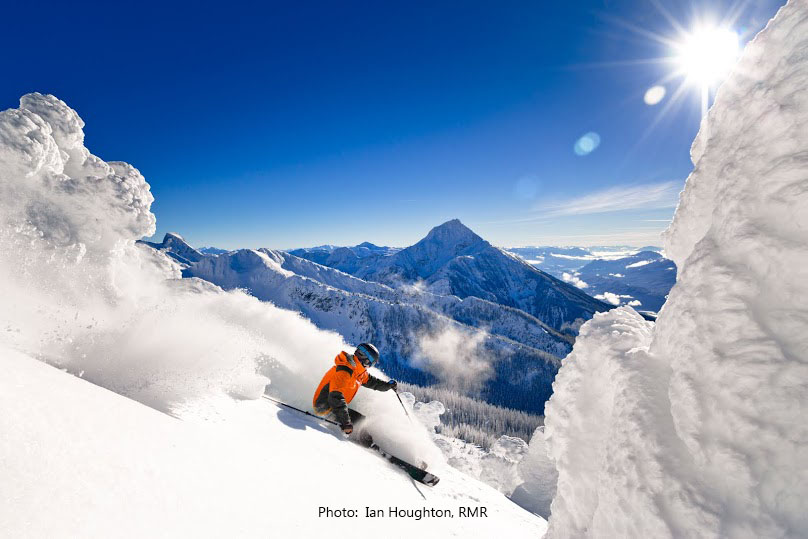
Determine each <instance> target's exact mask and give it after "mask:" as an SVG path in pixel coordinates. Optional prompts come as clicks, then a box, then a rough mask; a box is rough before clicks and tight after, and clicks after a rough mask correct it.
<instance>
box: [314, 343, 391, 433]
mask: <svg viewBox="0 0 808 539" xmlns="http://www.w3.org/2000/svg"><path fill="white" fill-rule="evenodd" d="M361 386H365V387H369V388H370V389H375V390H376V391H387V390H388V389H390V384H388V383H387V382H385V381H383V380H379V379H378V378H376V377H375V376H372V375H371V374H370V373H369V372H368V371H367V369H366V368H365V366H364V365H362V363H361V362H360V361H359V360H358V359H356V358H354V356H353V355H351V354H349V353H347V352H340V353H339V354H337V357H335V358H334V366H333V367H331V368H330V369H329V370H328V372H326V373H325V376H323V379H322V380H321V381H320V385H319V386H317V390H316V391H315V392H314V398H313V399H312V406H313V407H314V411H315V412H317V413H318V414H320V415H326V414H328V413H329V412H333V413H334V415H335V416H336V418H337V421H339V423H340V425H348V424H350V423H351V420H350V416H349V415H348V403H349V402H351V401H352V400H353V398H354V396H356V392H357V391H358V390H359V388H360V387H361Z"/></svg>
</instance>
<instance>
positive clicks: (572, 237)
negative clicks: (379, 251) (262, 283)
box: [0, 0, 782, 248]
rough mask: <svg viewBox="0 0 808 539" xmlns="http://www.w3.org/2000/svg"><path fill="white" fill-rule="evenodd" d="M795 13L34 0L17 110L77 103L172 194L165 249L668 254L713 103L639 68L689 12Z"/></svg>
mask: <svg viewBox="0 0 808 539" xmlns="http://www.w3.org/2000/svg"><path fill="white" fill-rule="evenodd" d="M781 3H782V2H779V1H771V0H750V1H747V2H745V3H744V4H743V9H737V8H738V5H737V4H738V3H737V2H701V3H692V4H691V3H688V2H680V1H676V2H664V1H662V0H660V1H659V2H654V1H649V0H641V1H640V0H637V1H628V0H607V1H604V0H600V1H580V2H468V1H464V2H422V3H421V2H375V3H372V2H366V3H355V2H283V3H280V2H264V3H254V4H253V3H249V4H248V3H240V2H228V3H220V4H206V3H194V4H185V5H183V4H180V3H172V4H171V5H170V6H167V5H164V4H157V3H155V4H149V3H148V2H136V3H135V2H120V3H98V4H95V5H94V4H92V3H84V4H82V3H66V2H62V3H59V4H53V5H47V3H45V4H42V5H39V7H37V8H36V10H35V11H32V10H31V7H30V6H27V5H23V3H19V2H18V3H16V4H14V5H9V6H6V7H5V8H4V19H5V21H6V23H7V24H6V25H4V32H3V33H2V34H0V51H2V52H0V73H2V75H3V79H2V84H0V107H1V108H3V109H5V108H9V107H14V106H17V100H18V99H19V97H20V96H21V95H22V94H24V93H27V92H31V91H39V92H44V93H53V94H54V95H56V96H58V97H59V98H61V99H63V100H65V101H66V102H67V103H68V104H69V105H70V106H72V107H73V108H75V109H76V110H77V111H78V112H79V114H80V115H81V116H82V118H83V119H84V120H85V122H86V124H87V125H86V127H85V132H86V144H87V146H88V147H89V148H90V150H91V151H92V152H93V153H95V154H97V155H99V156H100V157H102V158H103V159H105V160H122V161H127V162H129V163H132V164H133V165H134V166H136V167H137V168H138V169H140V171H141V172H142V173H143V174H144V176H145V177H146V179H147V181H148V182H149V183H150V184H151V186H152V191H153V193H154V195H155V198H156V201H155V203H154V205H153V207H152V209H153V211H154V212H155V214H156V215H157V219H158V223H157V224H158V230H157V234H156V237H158V238H159V237H162V235H163V233H165V232H166V231H175V232H179V233H181V234H182V235H183V236H184V237H185V238H186V239H187V240H188V241H190V242H191V243H192V244H193V245H197V246H202V245H215V246H219V247H225V248H235V247H261V246H263V247H273V248H291V247H300V246H311V245H317V244H324V243H330V244H337V245H353V244H357V243H360V242H362V241H371V242H373V243H377V244H382V245H409V244H411V243H413V242H415V241H417V240H418V239H420V238H421V237H422V236H423V235H424V234H426V232H428V230H429V229H430V228H432V227H433V226H435V225H437V224H440V223H442V222H444V221H446V220H449V219H452V218H459V219H461V220H462V221H463V222H464V223H466V224H467V225H469V226H470V227H471V228H472V229H474V230H475V231H476V232H477V233H478V234H480V235H482V236H483V237H484V238H486V239H488V240H489V241H491V242H492V243H494V244H496V245H503V246H523V245H547V244H563V245H595V244H618V243H621V244H634V245H644V244H648V243H656V244H658V243H659V241H658V234H659V232H660V231H661V230H663V229H664V228H665V226H666V223H667V221H668V220H669V219H670V217H671V216H672V214H673V204H675V200H676V196H677V193H678V191H679V190H680V189H681V187H682V186H683V184H684V179H685V178H686V177H687V174H688V173H689V172H690V170H691V164H690V161H689V148H690V144H691V142H692V140H693V137H694V136H695V134H696V132H697V130H698V124H699V119H700V110H699V100H698V92H697V91H695V90H692V91H691V90H689V91H687V92H686V93H685V94H683V96H682V98H681V99H679V100H678V101H676V102H672V101H671V99H670V96H671V95H672V94H673V93H674V90H675V88H676V87H677V86H678V84H679V81H678V80H671V81H666V83H665V84H664V86H665V87H666V89H667V90H668V92H667V96H666V98H665V99H663V100H662V101H661V102H660V103H659V104H657V105H654V106H649V105H647V104H646V103H645V102H644V100H643V96H644V94H645V92H646V90H648V88H650V87H651V86H654V85H655V84H657V83H658V82H659V81H661V80H663V79H665V78H666V76H668V75H669V74H670V72H671V70H672V67H671V65H670V64H668V63H660V62H646V61H637V60H647V59H652V58H660V57H666V56H670V54H671V50H670V46H669V45H667V44H665V43H662V42H661V41H659V40H658V39H655V38H654V36H663V37H670V36H674V35H675V34H676V32H675V30H674V28H673V26H672V24H671V22H670V19H671V18H672V19H673V20H676V21H678V22H679V23H681V24H682V25H684V26H685V27H687V26H688V25H689V24H690V23H691V22H692V21H693V20H694V14H701V15H704V14H714V15H715V16H716V17H717V18H724V17H726V16H727V14H729V13H731V12H733V10H737V11H738V13H739V15H738V16H737V18H736V20H735V22H734V24H733V29H735V30H736V31H738V32H739V34H741V35H742V36H743V37H744V38H747V37H750V36H751V35H752V34H753V33H754V32H756V31H758V30H759V29H760V28H762V26H763V25H764V24H765V22H766V21H767V20H768V19H769V18H770V17H771V16H773V15H774V13H775V12H776V10H777V9H778V8H779V6H780V5H781ZM666 107H667V109H666V112H665V114H661V111H662V110H663V109H665V108H666ZM587 133H596V134H597V137H598V138H599V145H598V146H597V147H596V148H595V149H594V150H593V151H591V153H588V154H586V155H579V153H581V152H578V153H576V151H575V148H576V142H578V141H579V140H580V139H581V137H582V136H584V135H586V134H587ZM579 148H580V143H579ZM587 149H589V148H587Z"/></svg>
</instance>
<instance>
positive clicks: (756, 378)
mask: <svg viewBox="0 0 808 539" xmlns="http://www.w3.org/2000/svg"><path fill="white" fill-rule="evenodd" d="M806 36H808V1H806V0H791V1H790V2H789V3H788V4H787V5H786V6H785V7H783V8H782V9H781V10H780V12H779V13H778V14H777V16H776V17H775V18H774V19H773V20H772V21H771V22H770V23H769V25H768V26H767V28H766V29H765V30H763V31H762V32H761V33H760V34H759V35H758V36H757V37H756V38H755V39H754V41H752V42H751V43H750V44H749V45H747V47H746V50H745V51H744V53H743V55H742V57H741V59H740V61H739V63H738V65H737V66H736V68H735V70H734V71H733V73H732V74H731V75H730V77H729V78H728V79H727V80H726V82H724V84H723V85H722V86H721V88H720V89H719V91H718V94H717V96H716V99H715V104H714V105H713V107H712V109H711V110H710V112H709V114H708V116H707V117H706V118H705V120H704V122H703V123H702V127H701V131H700V133H699V135H698V137H697V138H696V140H695V142H694V143H693V148H692V151H691V154H692V159H693V164H694V170H693V172H692V174H691V175H690V177H689V178H688V180H687V184H686V187H685V190H684V192H683V193H682V195H681V199H680V203H679V207H678V209H677V211H676V216H675V218H674V221H673V224H672V225H671V227H670V229H669V230H668V232H667V235H666V236H667V237H666V253H667V254H668V256H670V257H671V258H672V259H673V260H674V261H675V263H676V265H677V267H678V268H679V277H678V281H677V283H676V285H675V286H674V288H673V290H672V291H671V294H670V296H669V298H668V301H667V303H666V305H665V307H664V308H663V309H662V312H661V313H660V316H659V319H658V321H657V323H656V325H655V326H654V325H653V324H649V323H647V322H645V321H644V320H643V319H642V318H641V317H640V316H638V315H637V314H636V313H635V312H634V311H633V310H632V309H631V308H627V307H620V308H618V309H615V310H613V311H611V312H609V313H604V314H599V315H596V316H595V318H594V319H593V320H592V321H590V322H589V323H587V324H585V325H584V326H583V327H582V329H581V334H580V337H579V339H578V340H577V342H576V344H575V348H574V350H573V352H572V353H571V354H570V356H568V357H567V359H566V360H565V361H564V366H563V367H562V369H561V370H560V372H559V374H558V377H557V378H556V382H555V384H554V388H555V393H554V395H553V397H552V398H551V400H550V401H549V403H548V406H547V418H546V433H547V441H548V444H549V450H550V453H551V456H552V457H553V458H554V459H555V461H556V463H557V468H558V472H559V478H558V492H557V495H556V497H555V499H554V501H553V504H552V516H551V519H550V529H549V535H550V536H552V537H564V538H566V537H581V536H593V537H688V536H690V537H805V536H806V535H808V467H806V463H808V428H807V427H806V422H805V417H806V416H808V308H806V305H808V187H806V186H808V91H806V87H808V39H806Z"/></svg>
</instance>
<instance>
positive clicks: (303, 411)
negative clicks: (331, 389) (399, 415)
mask: <svg viewBox="0 0 808 539" xmlns="http://www.w3.org/2000/svg"><path fill="white" fill-rule="evenodd" d="M261 396H262V397H264V398H265V399H266V400H268V401H272V402H275V403H278V404H280V405H281V406H286V407H287V408H291V409H292V410H294V411H296V412H300V413H301V414H306V415H309V416H311V417H313V418H314V419H319V420H320V421H325V422H326V423H331V424H332V425H336V426H338V427H339V426H340V425H339V423H337V422H336V421H331V420H330V419H328V418H327V417H322V416H319V415H314V414H312V413H310V412H307V411H306V410H301V409H300V408H295V407H294V406H292V405H291V404H286V403H285V402H281V401H279V400H278V399H273V398H272V397H270V396H269V395H261ZM402 406H403V404H402ZM405 411H406V410H405Z"/></svg>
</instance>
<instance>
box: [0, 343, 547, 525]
mask: <svg viewBox="0 0 808 539" xmlns="http://www.w3.org/2000/svg"><path fill="white" fill-rule="evenodd" d="M0 370H1V371H2V372H3V373H4V376H3V377H2V378H0V409H2V410H3V414H0V432H2V433H3V436H2V437H0V457H2V458H0V476H1V477H3V483H4V485H6V487H10V486H13V488H3V489H2V492H0V530H2V534H3V535H4V536H7V537H20V538H24V537H293V536H297V537H315V536H321V535H324V534H337V535H343V534H345V535H348V534H351V535H356V536H360V537H365V536H370V535H371V534H373V535H374V536H382V537H411V536H413V535H414V534H418V535H420V536H424V537H492V536H494V535H495V534H507V535H508V536H512V537H538V536H541V535H542V534H543V533H544V530H545V527H546V523H545V522H544V521H543V520H542V519H540V518H538V517H536V516H534V515H532V514H530V513H528V512H527V511H524V510H523V509H521V508H519V507H517V506H516V505H514V504H513V503H511V502H510V501H508V500H507V499H506V498H505V497H504V496H503V495H501V494H500V493H498V492H496V491H495V490H493V489H492V488H490V487H488V486H486V485H483V484H482V483H479V482H478V481H475V480H473V479H470V478H469V477H467V476H465V475H463V474H462V473H460V472H458V471H456V470H454V469H453V468H451V467H449V466H444V467H442V468H440V470H439V473H440V475H441V482H440V484H439V485H438V486H437V487H435V488H428V487H425V486H422V485H418V486H419V488H420V489H421V492H422V493H423V496H422V495H421V494H419V492H418V490H417V489H416V488H415V487H414V486H413V484H412V483H411V481H410V480H409V478H408V477H407V476H406V475H405V474H403V473H402V472H400V471H399V470H398V469H397V468H394V467H392V466H390V465H389V464H387V462H386V461H384V460H382V459H381V458H379V457H378V456H376V454H375V453H374V452H372V451H369V450H366V449H363V448H360V447H358V446H356V445H354V444H351V443H350V442H346V441H344V440H343V439H341V437H340V436H339V435H337V434H335V433H333V432H331V431H329V430H328V429H326V428H324V427H322V426H320V425H318V424H317V423H316V422H314V421H311V420H308V419H307V418H305V417H299V416H296V415H293V414H292V413H289V412H287V411H286V410H284V409H281V408H278V407H277V406H275V405H274V404H271V403H269V402H268V401H264V400H262V399H260V400H251V401H242V402H236V401H229V402H215V401H214V402H210V403H208V406H207V407H206V406H203V404H205V403H197V405H196V406H195V407H193V408H191V407H189V408H187V409H186V410H185V411H184V412H181V413H180V415H181V416H182V420H178V419H176V418H174V417H171V416H168V415H164V414H162V413H160V412H157V411H155V410H153V409H151V408H148V407H145V406H143V405H141V404H139V403H136V402H134V401H131V400H129V399H126V398H123V397H121V396H119V395H116V394H115V393H112V392H109V391H107V390H105V389H102V388H100V387H98V386H95V385H92V384H90V383H88V382H85V381H83V380H80V379H78V378H76V377H73V376H71V375H68V374H65V373H63V372H60V371H58V370H56V369H54V368H52V367H50V366H48V365H45V364H44V363H41V362H39V361H36V360H34V359H32V358H29V357H26V356H24V355H22V354H20V353H18V352H14V351H11V350H9V349H6V348H2V352H0ZM321 506H324V507H330V508H332V509H341V508H350V509H355V510H358V512H359V516H357V517H354V518H336V517H334V518H325V517H318V512H319V508H320V507H321ZM366 506H369V507H372V508H382V509H383V510H384V511H387V508H388V507H398V508H400V509H407V510H413V509H422V508H435V509H449V510H451V511H452V512H453V514H454V515H455V516H454V518H429V517H427V518H424V519H422V520H416V519H415V518H396V517H388V516H385V517H384V518H366V517H365V507H366ZM460 506H470V507H478V506H485V507H486V508H487V513H488V518H460V517H459V513H458V508H459V507H460Z"/></svg>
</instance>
